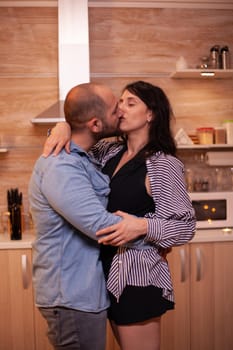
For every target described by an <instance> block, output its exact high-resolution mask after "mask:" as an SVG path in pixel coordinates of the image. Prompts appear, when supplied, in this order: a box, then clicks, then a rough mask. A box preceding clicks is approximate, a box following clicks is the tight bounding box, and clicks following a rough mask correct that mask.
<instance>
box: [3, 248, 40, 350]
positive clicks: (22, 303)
mask: <svg viewBox="0 0 233 350" xmlns="http://www.w3.org/2000/svg"><path fill="white" fill-rule="evenodd" d="M30 266H31V250H30V249H22V250H21V249H19V250H13V249H12V250H10V249H9V250H8V249H6V250H5V249H4V250H0V270H1V288H0V343H1V349H5V350H19V349H24V350H34V349H35V344H34V317H33V307H34V305H33V291H32V285H31V277H30Z"/></svg>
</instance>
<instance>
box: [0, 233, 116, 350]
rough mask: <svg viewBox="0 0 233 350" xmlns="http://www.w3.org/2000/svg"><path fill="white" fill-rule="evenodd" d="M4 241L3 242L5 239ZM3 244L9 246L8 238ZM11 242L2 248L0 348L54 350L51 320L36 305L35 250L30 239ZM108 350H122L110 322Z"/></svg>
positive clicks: (0, 251) (0, 268)
mask: <svg viewBox="0 0 233 350" xmlns="http://www.w3.org/2000/svg"><path fill="white" fill-rule="evenodd" d="M2 241H3V242H2ZM2 241H1V244H2V245H8V246H9V243H8V242H9V241H5V240H4V239H3V240H2ZM19 242H20V243H21V241H10V246H11V248H9V249H5V247H4V249H0V270H1V288H0V348H1V349H2V350H22V349H23V350H52V349H53V348H52V346H51V345H50V343H49V341H48V338H47V335H46V333H47V323H46V321H45V319H44V318H43V317H42V316H41V314H40V312H39V311H38V309H37V308H36V307H35V305H34V295H33V286H32V275H31V266H32V251H31V247H30V242H29V240H26V239H25V242H24V246H28V248H25V249H21V248H20V249H17V245H18V246H19V245H20V243H19ZM106 350H120V348H119V346H118V344H117V342H116V340H115V338H114V336H113V334H112V330H111V327H110V324H109V323H108V324H107V339H106Z"/></svg>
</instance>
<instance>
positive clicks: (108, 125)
mask: <svg viewBox="0 0 233 350" xmlns="http://www.w3.org/2000/svg"><path fill="white" fill-rule="evenodd" d="M104 100H105V102H106V104H107V111H106V115H105V118H104V119H103V120H102V123H103V129H102V133H101V137H111V136H116V135H118V134H119V128H118V127H119V111H118V101H117V98H116V96H114V95H113V93H112V92H111V90H110V91H109V92H108V93H106V94H105V98H104Z"/></svg>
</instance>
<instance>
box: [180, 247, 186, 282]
mask: <svg viewBox="0 0 233 350" xmlns="http://www.w3.org/2000/svg"><path fill="white" fill-rule="evenodd" d="M185 260H186V259H185V250H184V249H180V266H181V270H180V276H181V277H180V281H181V282H185V281H186V273H185Z"/></svg>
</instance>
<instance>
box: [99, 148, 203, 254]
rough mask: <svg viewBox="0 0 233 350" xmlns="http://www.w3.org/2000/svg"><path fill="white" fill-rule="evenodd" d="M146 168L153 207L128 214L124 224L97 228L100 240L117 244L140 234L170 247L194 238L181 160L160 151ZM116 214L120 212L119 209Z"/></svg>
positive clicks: (194, 220)
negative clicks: (142, 212) (135, 214)
mask: <svg viewBox="0 0 233 350" xmlns="http://www.w3.org/2000/svg"><path fill="white" fill-rule="evenodd" d="M147 168H148V174H149V178H150V186H151V191H152V197H153V200H154V202H155V211H154V212H153V213H148V214H146V215H145V217H144V218H137V217H130V218H129V220H128V221H125V222H124V224H122V222H120V223H118V224H116V225H113V226H111V227H107V228H105V229H103V230H100V231H98V232H97V236H98V237H100V239H99V242H100V243H103V244H111V245H116V246H119V245H122V244H126V243H127V242H130V241H131V240H133V239H136V238H139V237H143V238H144V240H145V241H146V242H148V243H151V244H153V245H156V246H159V247H161V248H170V247H172V246H176V245H181V244H184V243H186V242H188V241H190V240H191V239H192V238H193V236H194V233H195V229H196V218H195V212H194V209H193V207H192V204H191V201H190V198H189V196H188V193H187V191H186V186H185V181H184V175H183V165H182V163H181V162H180V161H179V160H177V159H176V158H174V157H169V156H164V155H161V156H159V157H156V156H155V157H153V158H152V159H151V160H149V161H148V162H147ZM139 200H140V199H139ZM117 214H118V215H121V216H123V215H122V213H121V212H119V211H118V212H117ZM126 215H127V214H124V218H125V219H127V216H126ZM103 235H108V236H103ZM101 236H102V237H101Z"/></svg>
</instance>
